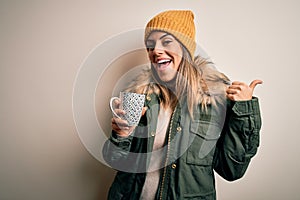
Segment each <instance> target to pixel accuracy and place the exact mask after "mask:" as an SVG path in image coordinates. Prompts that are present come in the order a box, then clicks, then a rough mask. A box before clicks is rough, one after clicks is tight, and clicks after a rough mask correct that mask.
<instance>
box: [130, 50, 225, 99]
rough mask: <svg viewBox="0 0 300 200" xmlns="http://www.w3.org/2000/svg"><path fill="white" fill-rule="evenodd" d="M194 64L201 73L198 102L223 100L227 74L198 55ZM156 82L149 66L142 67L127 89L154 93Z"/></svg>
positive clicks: (157, 91) (156, 89)
mask: <svg viewBox="0 0 300 200" xmlns="http://www.w3.org/2000/svg"><path fill="white" fill-rule="evenodd" d="M194 66H195V67H196V68H197V70H198V71H199V72H200V74H201V80H199V81H200V85H201V88H199V90H198V91H197V95H198V98H197V99H199V101H200V102H199V103H205V104H214V103H216V101H223V102H224V99H225V98H226V88H227V86H228V85H229V84H230V80H229V78H228V77H227V76H225V75H224V74H223V73H221V72H220V71H218V70H217V68H216V67H215V65H214V63H213V62H211V61H210V60H207V59H203V58H201V57H200V56H197V57H195V59H194ZM155 84H156V81H155V80H154V78H153V75H152V71H151V69H150V68H146V69H144V70H143V71H142V72H141V73H140V74H139V76H138V77H137V78H136V79H134V80H133V81H132V82H131V84H130V86H129V88H128V89H127V91H131V92H136V93H144V94H147V93H149V92H150V93H152V92H154V93H156V94H159V93H160V91H159V90H158V88H155V87H152V86H153V85H155Z"/></svg>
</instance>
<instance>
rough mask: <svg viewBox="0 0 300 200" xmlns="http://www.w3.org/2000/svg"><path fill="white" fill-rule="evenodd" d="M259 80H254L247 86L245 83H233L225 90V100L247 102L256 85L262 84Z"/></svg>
mask: <svg viewBox="0 0 300 200" xmlns="http://www.w3.org/2000/svg"><path fill="white" fill-rule="evenodd" d="M262 83H263V82H262V81H261V80H254V81H252V82H251V83H250V85H247V84H246V83H243V82H239V81H234V82H232V84H231V85H230V86H229V87H228V88H227V90H226V93H227V98H228V99H230V100H232V101H247V100H251V99H252V95H253V91H254V88H255V87H256V85H257V84H262Z"/></svg>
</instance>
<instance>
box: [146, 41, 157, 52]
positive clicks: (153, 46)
mask: <svg viewBox="0 0 300 200" xmlns="http://www.w3.org/2000/svg"><path fill="white" fill-rule="evenodd" d="M146 48H147V51H153V50H154V48H155V44H154V43H153V42H147V43H146Z"/></svg>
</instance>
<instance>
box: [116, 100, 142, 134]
mask: <svg viewBox="0 0 300 200" xmlns="http://www.w3.org/2000/svg"><path fill="white" fill-rule="evenodd" d="M120 103H121V102H120V100H118V99H116V100H115V101H114V104H115V108H116V109H114V111H115V112H116V114H117V115H119V116H122V115H124V114H125V111H124V110H122V109H120ZM146 110H147V107H144V108H143V111H142V116H143V115H144V114H145V112H146ZM111 127H112V130H113V131H115V132H116V133H117V134H118V135H119V136H121V137H128V136H129V135H130V134H131V133H132V132H133V131H134V129H135V127H136V126H128V122H127V120H124V119H121V118H119V117H118V116H115V115H114V116H113V117H112V119H111Z"/></svg>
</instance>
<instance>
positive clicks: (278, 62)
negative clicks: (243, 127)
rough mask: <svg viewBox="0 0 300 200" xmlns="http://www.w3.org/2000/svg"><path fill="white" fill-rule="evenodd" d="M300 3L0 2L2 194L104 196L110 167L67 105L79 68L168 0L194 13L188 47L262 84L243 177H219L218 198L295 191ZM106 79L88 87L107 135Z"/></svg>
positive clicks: (260, 198) (293, 194)
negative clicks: (255, 140) (259, 123)
mask: <svg viewBox="0 0 300 200" xmlns="http://www.w3.org/2000/svg"><path fill="white" fill-rule="evenodd" d="M299 6H300V3H299V1H297V0H286V1H279V0H251V1H250V0H244V1H240V0H228V1H219V0H218V1H217V0H209V1H200V0H199V1H192V0H189V1H188V0H186V1H179V0H165V1H149V0H145V1H141V0H128V1H119V0H118V1H117V0H110V1H104V0H101V1H66V0H63V1H50V0H49V1H46V0H44V1H43V0H41V1H33V0H28V1H21V0H20V1H5V0H3V1H0V30H1V31H0V44H1V45H0V95H1V100H0V111H1V112H0V160H1V161H0V162H1V164H0V199H5V200H6V199H30V200H35V199H45V200H47V199H51V200H52V199H73V200H76V199H78V200H81V199H91V200H95V199H104V198H105V196H106V193H107V189H108V187H109V185H110V183H111V181H112V178H113V174H114V172H113V170H111V169H109V168H108V167H106V166H105V165H103V164H102V163H101V162H99V161H98V159H97V158H95V157H94V156H93V155H92V154H91V153H90V151H89V150H88V149H87V148H86V145H84V142H82V140H80V138H81V137H79V134H78V129H76V126H75V122H74V119H73V111H72V92H73V89H74V88H73V87H74V83H75V82H76V77H77V73H78V71H79V70H80V66H81V65H82V63H83V62H84V60H85V59H86V58H88V55H89V54H90V53H91V52H92V50H93V49H94V48H95V47H96V46H97V45H99V44H100V43H101V42H103V41H104V40H106V39H107V38H108V37H111V36H112V35H116V34H119V33H121V32H124V31H125V32H126V31H128V30H132V29H136V28H142V27H143V26H144V25H145V23H146V21H147V20H148V19H149V18H150V17H151V16H153V15H154V14H156V13H157V12H159V11H161V10H165V9H170V8H178V9H192V10H193V11H194V12H195V15H196V23H197V31H198V33H197V36H198V37H197V38H198V43H199V44H200V45H201V46H202V47H203V48H204V49H205V50H206V52H207V53H208V55H209V56H210V57H211V58H212V59H213V60H214V61H215V62H216V64H217V66H218V68H219V69H220V70H221V71H224V72H225V73H226V74H227V75H228V76H229V77H230V78H231V79H233V80H242V81H246V82H250V81H251V80H252V79H254V78H261V79H263V80H264V84H263V85H262V86H259V87H257V89H256V95H257V96H259V97H260V102H261V109H262V115H263V129H262V136H261V147H260V149H259V152H258V155H257V156H256V157H255V158H254V159H253V162H252V163H251V165H250V167H249V170H248V171H247V173H246V175H245V177H244V178H243V179H241V180H239V181H236V182H233V183H227V182H226V181H224V180H222V179H221V178H219V177H217V190H218V197H219V199H220V200H232V199H243V200H253V199H255V200H265V199H273V200H275V199H297V196H298V195H297V194H298V191H297V190H298V179H299V178H300V177H299V174H298V173H297V170H298V169H299V167H300V160H299V149H298V148H297V147H298V144H299V142H298V141H299V140H300V134H299V129H298V126H297V123H299V122H298V119H299V117H298V113H299V111H300V110H299V103H298V101H299V88H298V86H299V82H298V80H299V78H298V74H297V72H298V71H299V66H300V61H299V55H298V54H299V46H300V39H299V34H300V26H299V25H300V24H299V23H300V22H299V18H300V14H299ZM137 54H138V55H140V54H141V55H143V53H141V52H137ZM129 58H130V55H129ZM116 63H118V61H114V63H112V65H114V64H116ZM99 67H102V66H101V65H99ZM126 67H128V66H126ZM112 69H116V68H112ZM106 73H107V74H109V73H108V71H106ZM110 76H111V79H109V78H108V79H107V80H105V79H103V78H102V79H100V80H99V82H98V85H97V87H96V86H95V87H96V90H95V91H96V103H95V105H96V106H95V110H96V115H97V116H96V117H97V120H99V124H100V125H101V126H103V129H104V130H105V132H107V131H108V130H109V125H107V124H108V123H109V114H110V112H109V109H108V107H107V105H108V102H107V101H108V97H107V96H104V95H103V96H102V95H101V91H107V90H108V91H110V92H111V89H113V87H112V86H114V84H115V82H113V81H116V80H117V79H116V76H119V75H118V74H116V73H115V72H113V73H110ZM109 88H111V89H109ZM105 94H109V92H108V93H107V92H106V93H105ZM82 98H84V97H82ZM90 120H92V119H88V118H87V119H86V123H87V124H88V123H89V121H90ZM96 131H97V130H96ZM87 134H89V133H87ZM90 139H91V140H93V139H94V138H90ZM95 141H96V142H97V140H95Z"/></svg>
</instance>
